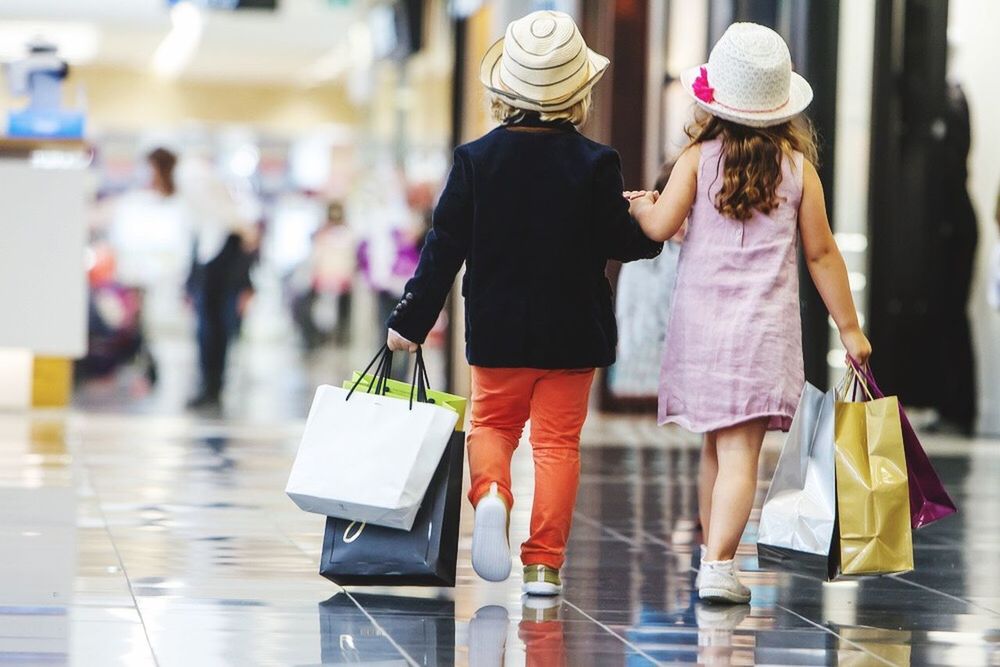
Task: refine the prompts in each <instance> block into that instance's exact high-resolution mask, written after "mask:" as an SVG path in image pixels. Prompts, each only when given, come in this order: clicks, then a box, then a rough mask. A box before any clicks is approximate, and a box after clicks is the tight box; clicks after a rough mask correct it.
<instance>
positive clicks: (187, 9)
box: [152, 0, 204, 78]
mask: <svg viewBox="0 0 1000 667" xmlns="http://www.w3.org/2000/svg"><path fill="white" fill-rule="evenodd" d="M170 22H171V23H172V24H173V27H172V28H171V30H170V32H169V33H167V36H166V37H164V38H163V41H162V42H160V45H159V46H158V47H157V48H156V53H154V54H153V63H152V67H153V71H154V72H156V74H158V75H159V76H162V77H166V78H175V77H177V76H178V75H180V73H181V72H183V71H184V68H185V67H187V65H188V63H190V62H191V58H193V57H194V54H195V52H196V51H197V50H198V44H199V43H200V42H201V32H202V27H203V25H204V21H203V18H202V14H201V10H200V9H198V7H196V6H195V4H194V3H193V2H190V0H183V1H182V2H178V3H177V4H176V5H174V6H173V7H171V8H170Z"/></svg>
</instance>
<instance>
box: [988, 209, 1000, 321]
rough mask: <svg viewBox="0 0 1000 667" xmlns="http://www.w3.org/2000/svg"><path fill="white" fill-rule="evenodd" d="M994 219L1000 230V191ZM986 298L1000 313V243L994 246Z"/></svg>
mask: <svg viewBox="0 0 1000 667" xmlns="http://www.w3.org/2000/svg"><path fill="white" fill-rule="evenodd" d="M993 219H994V220H995V221H996V223H997V228H998V230H1000V191H998V192H997V207H996V211H995V212H994V213H993ZM986 298H987V299H988V300H989V302H990V305H991V306H993V310H998V311H1000V241H998V242H996V243H995V244H994V245H993V255H992V256H991V258H990V276H989V285H988V286H987V290H986Z"/></svg>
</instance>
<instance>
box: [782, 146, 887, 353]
mask: <svg viewBox="0 0 1000 667" xmlns="http://www.w3.org/2000/svg"><path fill="white" fill-rule="evenodd" d="M799 232H800V233H801V235H802V248H803V250H804V251H805V257H806V263H807V265H808V267H809V275H811V276H812V279H813V282H814V283H815V284H816V289H817V290H819V293H820V296H822V297H823V303H825V304H826V309H827V310H828V311H830V316H831V317H833V321H834V322H835V323H836V324H837V329H838V330H839V331H840V340H841V342H843V344H844V347H845V348H846V349H847V353H848V354H849V355H850V356H851V357H852V358H854V359H855V360H857V361H859V362H861V363H862V364H863V363H866V362H867V361H868V357H870V356H871V353H872V347H871V343H869V342H868V338H866V337H865V335H864V333H863V332H862V331H861V325H860V323H859V322H858V313H857V309H856V308H855V306H854V297H853V296H852V295H851V287H850V284H849V283H848V280H847V265H846V264H844V257H843V256H842V255H841V254H840V249H839V248H837V242H836V241H835V240H834V238H833V232H831V231H830V221H829V219H828V218H827V215H826V200H825V199H824V197H823V184H822V182H820V180H819V174H817V173H816V167H814V166H813V165H812V163H810V162H809V161H806V162H805V163H804V174H803V187H802V202H801V203H800V204H799Z"/></svg>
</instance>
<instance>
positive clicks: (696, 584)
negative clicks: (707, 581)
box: [694, 544, 708, 590]
mask: <svg viewBox="0 0 1000 667" xmlns="http://www.w3.org/2000/svg"><path fill="white" fill-rule="evenodd" d="M699 548H700V549H701V558H699V559H698V574H696V575H695V577H694V589H695V590H698V589H699V588H701V564H702V563H704V562H705V554H706V553H708V547H706V546H705V545H704V544H703V545H701V547H699Z"/></svg>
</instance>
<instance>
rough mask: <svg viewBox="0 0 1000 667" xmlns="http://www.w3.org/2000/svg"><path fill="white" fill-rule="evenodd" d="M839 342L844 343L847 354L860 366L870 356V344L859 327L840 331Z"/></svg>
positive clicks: (866, 361)
mask: <svg viewBox="0 0 1000 667" xmlns="http://www.w3.org/2000/svg"><path fill="white" fill-rule="evenodd" d="M840 342H841V343H843V344H844V349H845V350H847V356H849V357H850V358H851V359H854V361H856V362H858V363H859V364H861V365H862V366H864V365H865V364H867V363H868V359H869V358H871V356H872V344H871V343H870V342H868V338H867V336H865V334H864V332H862V331H861V328H860V327H855V328H853V329H847V330H845V331H842V332H841V333H840Z"/></svg>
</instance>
